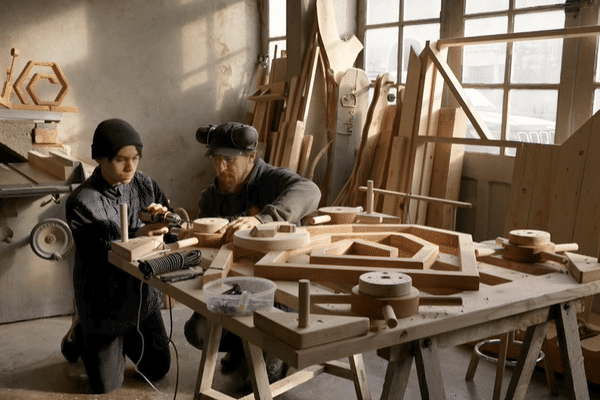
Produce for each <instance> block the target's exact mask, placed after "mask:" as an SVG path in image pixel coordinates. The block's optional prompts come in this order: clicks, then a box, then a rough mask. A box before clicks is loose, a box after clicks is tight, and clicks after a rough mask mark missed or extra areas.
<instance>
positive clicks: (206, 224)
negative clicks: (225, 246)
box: [193, 218, 229, 233]
mask: <svg viewBox="0 0 600 400" xmlns="http://www.w3.org/2000/svg"><path fill="white" fill-rule="evenodd" d="M228 223H229V221H228V220H226V219H225V218H198V219H195V220H194V224H193V231H194V232H200V233H215V232H216V231H218V230H219V229H221V228H222V227H224V226H225V225H227V224H228Z"/></svg>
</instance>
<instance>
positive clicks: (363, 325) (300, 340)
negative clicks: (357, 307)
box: [254, 311, 369, 349]
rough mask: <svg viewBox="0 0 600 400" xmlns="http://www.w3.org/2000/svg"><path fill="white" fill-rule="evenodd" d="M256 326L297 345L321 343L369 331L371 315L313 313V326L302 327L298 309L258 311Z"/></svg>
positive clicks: (310, 321)
mask: <svg viewBox="0 0 600 400" xmlns="http://www.w3.org/2000/svg"><path fill="white" fill-rule="evenodd" d="M254 326H256V327H257V328H258V329H260V330H262V331H264V332H267V333H268V334H269V335H271V336H273V337H276V338H277V339H279V340H282V341H283V342H285V343H288V344H290V345H291V346H293V347H294V348H296V349H304V348H308V347H313V346H318V345H322V344H326V343H331V342H334V341H338V340H342V339H347V338H351V337H356V336H362V335H366V334H367V333H368V332H369V318H366V317H355V316H334V315H327V317H324V316H323V315H318V314H311V315H310V319H309V326H308V327H306V328H299V327H298V314H297V313H284V312H281V311H257V312H255V313H254Z"/></svg>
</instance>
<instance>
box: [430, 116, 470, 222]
mask: <svg viewBox="0 0 600 400" xmlns="http://www.w3.org/2000/svg"><path fill="white" fill-rule="evenodd" d="M466 131H467V117H466V115H465V113H464V111H463V110H462V109H460V108H442V109H441V110H440V116H439V120H438V136H440V137H462V138H464V137H465V135H466ZM464 153H465V146H464V145H462V144H450V143H437V144H436V147H435V156H434V159H433V172H432V175H431V187H430V190H429V195H430V196H431V197H437V198H440V199H447V200H458V197H459V192H460V180H461V175H462V166H463V159H464ZM453 210H455V209H453V208H451V207H450V206H447V205H443V204H439V203H430V204H429V207H427V220H426V223H425V224H426V225H427V226H432V227H434V228H442V229H450V230H454V227H455V226H454V224H455V212H454V211H453Z"/></svg>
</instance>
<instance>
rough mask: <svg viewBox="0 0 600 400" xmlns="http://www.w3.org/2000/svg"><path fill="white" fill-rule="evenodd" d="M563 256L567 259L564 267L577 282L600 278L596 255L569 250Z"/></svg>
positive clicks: (592, 280) (599, 265)
mask: <svg viewBox="0 0 600 400" xmlns="http://www.w3.org/2000/svg"><path fill="white" fill-rule="evenodd" d="M565 256H566V257H567V259H568V260H569V262H568V263H567V264H566V267H567V269H568V270H569V272H571V275H573V278H575V280H576V281H577V282H579V283H588V282H594V281H597V280H600V264H599V263H598V258H597V257H596V256H593V257H590V256H584V255H581V254H575V253H569V252H566V253H565Z"/></svg>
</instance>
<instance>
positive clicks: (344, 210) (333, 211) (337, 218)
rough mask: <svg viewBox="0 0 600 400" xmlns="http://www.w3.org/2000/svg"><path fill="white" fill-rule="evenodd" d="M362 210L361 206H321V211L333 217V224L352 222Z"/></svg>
mask: <svg viewBox="0 0 600 400" xmlns="http://www.w3.org/2000/svg"><path fill="white" fill-rule="evenodd" d="M361 211H362V208H359V207H343V206H339V207H336V206H332V207H321V208H319V212H320V213H322V214H325V215H329V216H330V217H331V223H332V224H351V223H353V222H354V219H355V218H356V215H357V214H358V213H359V212H361Z"/></svg>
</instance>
